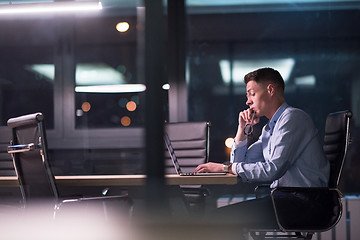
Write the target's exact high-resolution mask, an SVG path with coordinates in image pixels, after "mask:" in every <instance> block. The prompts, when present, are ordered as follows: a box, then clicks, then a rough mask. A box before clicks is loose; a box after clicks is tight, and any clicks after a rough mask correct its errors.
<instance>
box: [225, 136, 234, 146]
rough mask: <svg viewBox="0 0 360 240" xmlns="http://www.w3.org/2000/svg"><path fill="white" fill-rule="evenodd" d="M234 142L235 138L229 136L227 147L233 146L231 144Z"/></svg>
mask: <svg viewBox="0 0 360 240" xmlns="http://www.w3.org/2000/svg"><path fill="white" fill-rule="evenodd" d="M233 143H234V138H227V139H226V140H225V146H226V147H227V148H231V146H232V144H233Z"/></svg>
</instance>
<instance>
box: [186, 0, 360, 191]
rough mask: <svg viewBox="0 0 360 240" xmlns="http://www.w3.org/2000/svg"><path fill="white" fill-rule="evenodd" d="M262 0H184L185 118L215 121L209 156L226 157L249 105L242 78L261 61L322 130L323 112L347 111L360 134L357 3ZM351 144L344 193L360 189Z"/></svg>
mask: <svg viewBox="0 0 360 240" xmlns="http://www.w3.org/2000/svg"><path fill="white" fill-rule="evenodd" d="M259 2H261V3H258V1H256V3H255V2H253V3H252V4H251V3H250V2H249V1H242V0H239V1H231V3H230V2H229V1H215V2H209V3H204V2H200V1H191V0H188V1H187V12H188V15H187V18H188V24H187V28H188V30H189V39H188V41H189V53H188V66H189V68H188V71H189V74H188V76H189V77H188V89H189V99H188V106H189V120H190V121H200V120H208V121H210V122H211V123H212V127H211V149H210V151H211V152H210V160H211V161H218V162H222V161H227V160H228V158H229V149H228V148H227V147H226V146H225V140H226V139H227V138H230V137H233V136H234V135H235V131H236V128H237V117H238V113H239V112H240V111H241V110H243V109H245V108H247V106H246V105H245V101H246V94H245V84H244V83H243V77H244V75H245V74H246V73H248V72H250V71H252V70H255V69H257V68H260V67H273V68H275V69H277V70H279V72H280V73H281V74H282V76H283V77H284V80H285V82H286V88H285V95H286V96H285V97H286V99H287V102H288V103H289V104H290V105H292V106H294V107H298V108H301V109H303V110H305V111H306V112H307V113H308V114H310V116H311V117H312V118H313V120H314V122H315V124H316V126H317V128H318V129H319V133H320V135H321V136H323V135H324V134H323V132H324V124H325V119H326V116H327V114H329V113H331V112H336V111H340V110H346V109H350V110H352V111H353V113H354V117H353V122H352V131H353V133H352V134H353V135H359V126H360V124H359V121H360V115H359V113H360V112H359V103H360V99H359V97H358V96H359V94H358V92H359V91H360V85H359V81H360V78H359V74H358V71H357V68H358V65H359V62H360V57H359V56H360V47H359V44H358V42H359V38H360V35H359V34H358V31H356V30H355V29H356V28H357V26H356V25H357V24H356V22H357V21H359V19H360V13H359V11H358V10H355V9H354V4H355V5H356V4H359V2H358V1H353V2H352V3H349V2H347V3H345V2H342V1H331V2H330V1H309V2H308V1H307V3H306V4H305V3H301V2H300V1H269V2H268V1H266V3H265V1H259ZM290 2H291V3H292V4H290ZM315 2H316V3H315ZM270 3H271V4H270ZM266 122H267V120H266V119H263V120H262V121H261V123H262V125H261V124H259V125H261V126H258V128H259V129H261V127H262V126H263V125H264V124H265V123H266ZM258 131H260V130H258ZM356 142H358V141H357V140H356ZM354 145H355V146H356V145H358V143H356V144H354V143H353V145H352V146H351V148H350V150H349V156H348V160H347V164H349V165H348V166H350V165H351V166H353V167H346V168H345V173H344V175H343V176H344V177H343V182H346V183H347V184H346V191H349V192H354V191H355V192H359V191H360V184H358V182H359V181H355V179H354V176H355V172H358V171H360V168H359V166H358V165H359V164H356V162H357V160H356V159H357V155H358V154H359V153H358V150H357V149H358V148H356V147H353V146H354Z"/></svg>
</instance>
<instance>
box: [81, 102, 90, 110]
mask: <svg viewBox="0 0 360 240" xmlns="http://www.w3.org/2000/svg"><path fill="white" fill-rule="evenodd" d="M81 109H82V110H83V111H84V112H88V111H90V109H91V104H90V103H89V102H83V104H82V105H81Z"/></svg>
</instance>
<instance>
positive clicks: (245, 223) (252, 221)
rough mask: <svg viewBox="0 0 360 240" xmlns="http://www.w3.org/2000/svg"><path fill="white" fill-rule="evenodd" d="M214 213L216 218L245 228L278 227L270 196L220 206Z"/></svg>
mask: <svg viewBox="0 0 360 240" xmlns="http://www.w3.org/2000/svg"><path fill="white" fill-rule="evenodd" d="M214 213H215V218H216V219H218V220H220V221H225V222H231V223H232V224H236V225H237V226H238V227H242V228H245V229H251V228H277V227H278V225H277V221H276V217H275V212H274V208H273V203H272V200H271V198H270V196H267V197H263V198H258V199H252V200H247V201H243V202H239V203H235V204H231V205H228V206H224V207H220V208H217V209H216V210H215V212H214ZM213 217H214V216H213Z"/></svg>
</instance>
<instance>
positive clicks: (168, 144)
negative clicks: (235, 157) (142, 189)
mask: <svg viewBox="0 0 360 240" xmlns="http://www.w3.org/2000/svg"><path fill="white" fill-rule="evenodd" d="M164 140H165V144H166V148H167V149H168V152H169V155H170V158H171V161H172V163H173V165H174V168H175V171H176V173H177V174H178V175H180V176H211V175H226V173H225V172H218V173H193V172H183V171H182V170H181V167H180V164H179V162H178V160H177V157H176V155H175V151H174V149H173V147H172V144H171V141H170V138H169V136H168V135H167V134H166V133H165V134H164Z"/></svg>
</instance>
